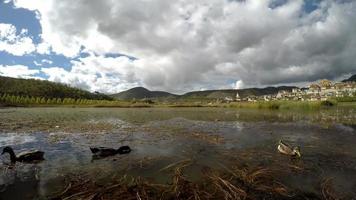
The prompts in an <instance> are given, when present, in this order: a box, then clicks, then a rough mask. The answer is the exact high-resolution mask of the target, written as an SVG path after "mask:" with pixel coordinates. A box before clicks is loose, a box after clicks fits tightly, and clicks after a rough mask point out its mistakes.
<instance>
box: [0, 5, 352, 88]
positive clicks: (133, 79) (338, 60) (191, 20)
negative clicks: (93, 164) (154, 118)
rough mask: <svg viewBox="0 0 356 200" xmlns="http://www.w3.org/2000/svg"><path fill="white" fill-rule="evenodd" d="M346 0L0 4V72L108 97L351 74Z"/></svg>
mask: <svg viewBox="0 0 356 200" xmlns="http://www.w3.org/2000/svg"><path fill="white" fill-rule="evenodd" d="M355 19H356V0H200V1H199V0H175V1H167V0H120V1H115V0H100V1H98V0H76V1H73V0H60V1H58V0H0V75H1V76H10V77H19V78H36V79H45V80H50V81H55V82H61V83H64V84H69V85H71V86H74V87H80V88H82V89H86V90H89V91H99V92H103V93H117V92H120V91H123V90H126V89H130V88H132V87H137V86H143V87H146V88H148V89H151V90H165V91H169V92H174V93H184V92H188V91H192V90H206V89H231V88H234V89H240V88H247V87H265V86H279V85H297V86H305V85H307V84H308V83H309V82H314V81H318V80H320V79H324V78H327V79H331V80H334V81H339V80H342V79H344V78H348V77H349V76H351V75H352V74H356V20H355Z"/></svg>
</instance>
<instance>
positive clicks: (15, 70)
mask: <svg viewBox="0 0 356 200" xmlns="http://www.w3.org/2000/svg"><path fill="white" fill-rule="evenodd" d="M39 72H40V71H39V70H37V69H29V68H28V67H27V66H24V65H0V76H9V77H13V78H35V76H34V75H36V74H37V73H39Z"/></svg>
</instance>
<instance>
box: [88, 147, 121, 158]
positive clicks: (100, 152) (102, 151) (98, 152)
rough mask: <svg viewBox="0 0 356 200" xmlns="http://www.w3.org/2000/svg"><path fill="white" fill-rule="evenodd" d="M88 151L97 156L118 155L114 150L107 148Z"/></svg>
mask: <svg viewBox="0 0 356 200" xmlns="http://www.w3.org/2000/svg"><path fill="white" fill-rule="evenodd" d="M90 150H91V152H92V153H93V154H95V155H98V156H110V155H115V154H117V153H118V152H117V150H116V149H113V148H107V147H91V148H90Z"/></svg>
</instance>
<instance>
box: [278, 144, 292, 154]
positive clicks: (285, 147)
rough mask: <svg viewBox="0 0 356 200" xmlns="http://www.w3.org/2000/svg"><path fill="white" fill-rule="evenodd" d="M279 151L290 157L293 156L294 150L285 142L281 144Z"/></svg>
mask: <svg viewBox="0 0 356 200" xmlns="http://www.w3.org/2000/svg"><path fill="white" fill-rule="evenodd" d="M278 151H279V152H280V153H283V154H288V155H292V154H293V149H292V148H291V147H290V146H289V145H287V144H286V143H283V142H279V145H278Z"/></svg>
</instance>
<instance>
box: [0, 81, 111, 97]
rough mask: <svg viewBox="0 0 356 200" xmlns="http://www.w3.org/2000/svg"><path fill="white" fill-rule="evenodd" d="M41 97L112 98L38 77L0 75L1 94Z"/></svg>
mask: <svg viewBox="0 0 356 200" xmlns="http://www.w3.org/2000/svg"><path fill="white" fill-rule="evenodd" d="M4 94H6V95H13V96H28V97H41V98H46V99H53V98H58V99H64V98H71V99H90V100H112V97H109V96H107V95H104V94H100V93H91V92H88V91H85V90H82V89H78V88H74V87H70V86H67V85H63V84H60V83H54V82H50V81H44V80H36V79H20V78H10V77H4V76H0V95H4Z"/></svg>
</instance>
